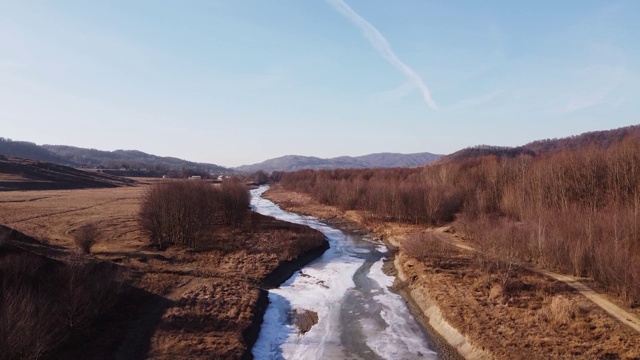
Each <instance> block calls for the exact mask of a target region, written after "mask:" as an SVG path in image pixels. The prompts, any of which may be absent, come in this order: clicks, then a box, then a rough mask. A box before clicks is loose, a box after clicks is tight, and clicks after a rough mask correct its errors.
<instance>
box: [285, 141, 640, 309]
mask: <svg viewBox="0 0 640 360" xmlns="http://www.w3.org/2000/svg"><path fill="white" fill-rule="evenodd" d="M281 183H282V185H283V186H284V187H285V188H288V189H291V190H296V191H301V192H305V193H308V194H311V195H312V196H314V197H315V198H317V199H318V200H320V201H322V202H324V203H326V204H330V205H336V206H339V207H342V208H343V209H348V210H361V211H363V212H364V213H365V214H366V215H367V216H368V218H369V219H370V220H374V221H375V220H378V221H399V222H407V223H414V224H438V223H444V222H449V221H452V220H453V219H454V218H456V217H457V218H458V219H459V220H458V221H457V224H458V225H459V228H460V229H461V230H462V231H464V232H466V233H467V234H468V235H469V237H470V238H472V239H475V241H476V242H478V245H479V246H485V247H486V246H491V247H492V248H493V249H494V250H495V252H496V253H497V254H502V256H510V257H512V256H517V257H518V258H519V259H520V260H525V261H533V262H536V263H538V264H540V265H543V266H546V267H551V268H555V269H560V270H563V271H565V272H568V273H573V274H575V275H581V276H590V277H593V278H594V279H596V280H597V281H598V282H600V283H601V284H602V285H603V286H605V287H607V288H608V289H611V290H612V291H615V292H616V293H617V294H619V295H620V296H621V297H623V298H624V299H626V300H628V301H629V302H630V303H638V302H640V138H639V137H638V136H637V135H634V134H630V135H628V136H626V137H625V138H623V139H622V140H619V139H618V140H617V141H615V142H613V143H611V144H608V145H607V146H606V147H605V146H603V145H601V144H599V145H591V146H583V147H581V148H579V149H575V150H566V151H562V152H555V153H549V154H544V155H537V156H533V155H528V154H522V155H520V156H516V157H496V156H484V157H478V158H472V159H461V160H458V161H452V162H448V163H442V164H435V165H431V166H428V167H424V168H414V169H380V170H370V169H367V170H323V171H311V170H303V171H298V172H294V173H286V174H284V175H283V176H282V179H281Z"/></svg>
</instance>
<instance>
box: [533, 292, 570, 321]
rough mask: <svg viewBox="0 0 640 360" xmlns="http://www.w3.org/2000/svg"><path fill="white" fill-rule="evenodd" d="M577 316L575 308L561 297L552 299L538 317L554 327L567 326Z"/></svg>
mask: <svg viewBox="0 0 640 360" xmlns="http://www.w3.org/2000/svg"><path fill="white" fill-rule="evenodd" d="M577 314H578V308H577V306H576V305H575V304H574V303H572V302H571V300H569V299H567V298H566V297H565V296H563V295H558V296H554V297H553V299H551V301H550V302H549V303H548V304H547V305H546V306H545V307H544V308H542V310H541V312H540V317H541V318H542V319H543V320H546V321H548V322H550V323H552V324H554V325H555V326H562V325H569V324H570V323H571V321H572V320H573V319H575V317H576V315H577Z"/></svg>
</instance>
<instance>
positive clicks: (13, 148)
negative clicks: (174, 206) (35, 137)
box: [0, 138, 233, 175]
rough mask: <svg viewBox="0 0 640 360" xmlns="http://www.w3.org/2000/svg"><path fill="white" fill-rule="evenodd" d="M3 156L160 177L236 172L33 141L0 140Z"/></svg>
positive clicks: (131, 153) (134, 153) (171, 159)
mask: <svg viewBox="0 0 640 360" xmlns="http://www.w3.org/2000/svg"><path fill="white" fill-rule="evenodd" d="M0 154H1V155H6V156H16V157H21V158H25V159H31V160H37V161H46V162H50V163H54V164H59V165H66V166H75V167H98V168H108V169H119V168H121V167H125V168H128V169H147V170H148V171H150V172H151V171H153V172H155V173H156V175H163V174H164V173H165V172H167V171H182V170H192V171H200V172H211V173H215V174H229V173H232V172H233V171H232V170H230V169H227V168H225V167H222V166H219V165H216V164H208V163H196V162H192V161H187V160H182V159H178V158H174V157H161V156H156V155H152V154H147V153H144V152H142V151H138V150H115V151H103V150H96V149H86V148H79V147H74V146H66V145H37V144H34V143H32V142H27V141H13V140H10V139H4V138H0Z"/></svg>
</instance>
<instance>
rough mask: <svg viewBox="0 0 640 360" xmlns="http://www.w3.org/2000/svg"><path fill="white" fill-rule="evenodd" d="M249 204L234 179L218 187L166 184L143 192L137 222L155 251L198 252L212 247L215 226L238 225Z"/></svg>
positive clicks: (195, 183)
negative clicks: (179, 249)
mask: <svg viewBox="0 0 640 360" xmlns="http://www.w3.org/2000/svg"><path fill="white" fill-rule="evenodd" d="M249 201H250V195H249V190H248V189H247V187H246V185H244V184H243V183H242V182H241V181H240V180H239V179H236V178H232V179H227V180H225V181H224V182H223V183H222V184H221V185H220V186H214V185H213V184H211V183H209V182H204V181H191V180H185V181H170V182H165V183H160V184H156V185H153V186H152V187H150V188H149V189H148V190H147V191H146V192H145V194H144V196H143V200H142V205H141V207H140V212H139V214H138V222H139V224H140V226H141V228H142V229H143V231H144V232H145V233H146V234H147V235H148V236H149V238H150V240H151V243H152V244H153V245H154V246H156V247H158V248H161V249H162V248H165V247H167V246H169V245H171V244H176V245H180V246H186V247H191V248H199V247H203V246H206V245H213V242H214V241H215V239H214V233H213V231H214V229H215V227H216V226H218V225H220V226H239V225H240V224H242V222H243V221H244V218H245V217H246V215H247V213H248V211H249V210H248V208H249Z"/></svg>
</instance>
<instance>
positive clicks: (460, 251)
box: [265, 186, 640, 359]
mask: <svg viewBox="0 0 640 360" xmlns="http://www.w3.org/2000/svg"><path fill="white" fill-rule="evenodd" d="M265 197H266V198H269V199H270V200H272V201H274V202H276V203H278V204H279V205H280V206H281V207H282V208H284V209H286V210H288V211H292V212H296V213H301V214H306V215H312V216H316V217H319V218H321V219H323V220H325V221H327V222H330V223H332V224H336V225H338V226H346V227H352V228H353V227H356V228H357V227H363V228H366V229H368V230H369V231H371V232H372V233H374V234H375V235H376V236H378V237H380V238H382V239H384V240H385V241H386V242H387V244H389V245H390V246H391V247H395V248H398V247H399V245H400V244H401V243H402V242H403V241H404V239H406V238H407V237H408V235H409V234H412V233H415V232H416V231H417V232H423V233H428V232H434V231H437V232H438V234H439V236H442V237H443V238H444V239H446V240H447V241H449V242H450V243H452V244H455V245H460V246H451V247H450V248H448V249H447V251H446V252H445V253H444V254H443V255H442V256H439V257H437V258H425V259H420V260H418V259H416V258H415V257H412V256H409V254H406V253H405V252H404V251H402V250H400V251H399V252H398V253H397V254H396V257H395V260H394V265H395V266H394V270H395V271H397V278H398V279H397V281H396V285H395V286H396V288H397V290H398V291H399V292H400V293H401V294H402V295H403V296H405V299H407V301H408V304H409V305H410V306H411V307H412V310H414V311H415V312H416V314H415V315H416V317H417V318H418V319H420V320H422V321H423V324H425V325H426V327H427V328H428V329H430V330H431V331H434V330H435V331H436V332H437V333H438V334H440V336H441V340H442V344H440V345H441V346H442V348H443V349H441V351H442V350H444V351H442V352H443V354H444V355H445V356H447V354H449V356H450V357H451V358H456V357H460V356H463V357H465V358H469V359H490V358H494V359H520V358H527V359H566V358H576V359H583V358H589V359H637V358H640V337H639V335H638V333H637V332H636V331H635V330H633V329H632V328H630V327H628V326H625V325H624V324H622V323H620V322H619V321H618V320H616V319H615V318H613V317H612V316H611V315H610V314H608V313H607V312H605V311H604V310H603V309H602V308H600V307H599V306H598V305H597V304H595V303H594V302H592V301H590V300H589V299H587V298H586V297H584V296H583V295H581V294H580V293H578V292H577V291H576V290H575V289H574V288H572V287H571V286H569V285H568V284H567V283H565V282H562V281H558V280H557V279H554V278H552V277H549V276H545V275H543V274H540V273H538V272H535V271H530V270H527V269H526V268H525V267H516V268H514V269H510V270H509V272H507V273H504V272H501V271H500V270H499V269H497V268H496V267H492V265H491V264H490V263H487V261H485V260H486V259H485V260H483V259H482V258H481V257H479V256H478V254H477V253H475V252H474V251H471V250H469V249H471V248H470V247H469V246H467V245H466V244H465V242H464V240H463V239H461V238H460V237H459V236H457V235H456V234H455V233H453V232H452V231H451V229H449V228H445V229H425V228H420V227H414V226H407V225H399V224H394V223H382V224H381V223H377V224H371V223H368V222H367V221H366V220H365V219H364V218H363V217H362V216H361V214H359V213H358V212H353V211H349V212H342V211H341V210H340V209H337V208H335V207H331V206H326V205H322V204H319V203H318V202H317V201H315V200H314V199H312V198H310V197H309V196H307V195H304V194H299V193H293V192H289V191H285V190H283V189H282V188H280V187H279V186H275V187H272V188H271V190H269V191H268V192H267V193H266V194H265ZM447 349H448V350H449V352H448V353H447Z"/></svg>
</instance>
